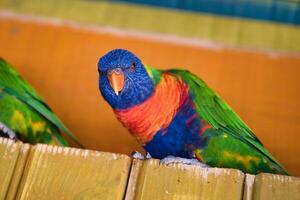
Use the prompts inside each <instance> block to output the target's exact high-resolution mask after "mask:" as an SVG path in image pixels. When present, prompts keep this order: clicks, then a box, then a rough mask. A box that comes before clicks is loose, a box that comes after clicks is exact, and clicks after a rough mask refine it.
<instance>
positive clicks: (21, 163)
mask: <svg viewBox="0 0 300 200" xmlns="http://www.w3.org/2000/svg"><path fill="white" fill-rule="evenodd" d="M30 147H31V146H30V145H29V144H23V143H21V146H20V149H19V150H20V152H19V156H18V160H17V162H16V166H15V169H14V173H13V176H12V179H11V182H10V184H9V189H8V192H7V195H6V198H5V200H14V199H15V197H16V194H17V191H18V187H19V184H20V180H21V178H22V175H23V171H24V169H25V165H26V162H27V157H28V155H29V151H30Z"/></svg>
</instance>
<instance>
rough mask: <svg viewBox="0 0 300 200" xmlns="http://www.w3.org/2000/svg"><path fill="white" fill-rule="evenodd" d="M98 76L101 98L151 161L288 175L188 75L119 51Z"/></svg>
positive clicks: (102, 60)
mask: <svg viewBox="0 0 300 200" xmlns="http://www.w3.org/2000/svg"><path fill="white" fill-rule="evenodd" d="M98 72H99V88H100V92H101V94H102V96H103V97H104V99H105V100H106V101H107V102H108V103H109V105H110V106H111V107H112V108H113V111H114V113H115V115H116V116H117V118H118V119H119V120H120V121H121V123H122V124H123V125H124V126H125V127H126V128H127V129H129V131H130V132H131V134H132V135H133V136H135V137H136V139H137V140H138V142H139V143H140V144H141V145H142V146H143V147H144V149H145V150H146V151H147V152H148V153H150V155H151V157H154V158H158V159H163V158H166V157H168V156H175V157H181V158H188V159H193V158H196V159H197V160H199V161H201V162H202V163H205V164H207V165H209V166H212V167H225V168H236V169H240V170H242V171H243V172H247V173H252V174H257V173H260V172H269V173H279V174H287V172H286V170H285V169H284V168H283V167H282V166H281V165H280V163H279V162H278V161H276V160H275V158H274V157H273V156H272V155H271V154H270V153H269V152H268V151H267V150H266V149H265V148H264V146H263V144H262V143H261V142H260V141H259V139H258V138H257V137H256V136H255V135H254V133H253V132H252V130H251V129H250V128H249V127H248V126H247V125H246V124H245V123H244V122H243V121H242V120H241V118H240V117H239V116H238V115H237V114H236V113H235V112H234V111H233V110H232V109H231V108H230V107H229V105H228V104H227V103H225V102H224V101H223V100H222V99H221V98H220V97H219V96H218V95H217V94H216V93H215V92H214V91H213V90H212V89H210V88H209V87H208V86H207V85H206V84H205V82H204V81H202V80H201V79H200V78H198V77H197V76H196V75H194V74H192V73H190V72H189V71H186V70H181V69H171V70H157V69H154V68H151V67H148V66H146V65H144V64H143V63H142V61H141V60H140V59H139V58H138V57H137V56H135V55H134V54H133V53H131V52H129V51H127V50H123V49H115V50H112V51H110V52H108V53H107V54H106V55H104V56H103V57H102V58H100V60H99V63H98Z"/></svg>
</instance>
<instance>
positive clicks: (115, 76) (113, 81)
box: [108, 68, 124, 95]
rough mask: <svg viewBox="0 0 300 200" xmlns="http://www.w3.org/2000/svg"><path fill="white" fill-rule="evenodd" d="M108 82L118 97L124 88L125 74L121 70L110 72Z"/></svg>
mask: <svg viewBox="0 0 300 200" xmlns="http://www.w3.org/2000/svg"><path fill="white" fill-rule="evenodd" d="M108 80H109V84H110V86H111V87H112V89H113V90H114V91H115V93H116V95H119V93H120V92H121V90H122V89H123V87H124V73H123V71H122V70H121V69H120V68H117V69H113V70H111V71H109V72H108Z"/></svg>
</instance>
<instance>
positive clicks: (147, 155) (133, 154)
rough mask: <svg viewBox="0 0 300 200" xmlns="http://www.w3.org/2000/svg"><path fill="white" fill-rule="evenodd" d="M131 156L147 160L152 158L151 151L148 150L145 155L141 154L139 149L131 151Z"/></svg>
mask: <svg viewBox="0 0 300 200" xmlns="http://www.w3.org/2000/svg"><path fill="white" fill-rule="evenodd" d="M131 156H132V158H135V159H140V160H146V159H150V158H152V157H151V155H150V153H148V152H147V154H146V156H143V154H141V153H140V152H138V151H134V152H132V153H131Z"/></svg>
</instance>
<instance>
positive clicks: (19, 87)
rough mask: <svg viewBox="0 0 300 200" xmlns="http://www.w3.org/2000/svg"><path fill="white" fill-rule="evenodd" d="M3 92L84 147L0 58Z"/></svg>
mask: <svg viewBox="0 0 300 200" xmlns="http://www.w3.org/2000/svg"><path fill="white" fill-rule="evenodd" d="M1 90H2V91H4V92H6V93H7V94H10V95H12V96H15V97H16V98H17V99H18V100H20V101H22V102H23V103H24V104H26V105H28V106H29V107H30V108H32V109H33V110H35V111H36V112H38V113H39V114H40V115H42V116H43V117H44V118H46V119H47V120H49V122H51V123H52V124H53V125H54V126H55V127H57V128H59V129H61V130H63V131H64V132H65V133H66V134H67V135H68V136H69V137H70V138H72V140H74V141H75V142H76V143H77V144H78V145H80V146H81V147H83V145H81V144H80V142H79V141H78V139H77V138H76V137H75V136H74V135H73V134H72V133H71V131H70V130H69V129H68V128H67V127H66V126H65V125H64V124H63V123H62V122H61V121H60V120H59V119H58V118H57V117H56V116H55V115H54V114H53V112H52V111H51V109H50V108H49V106H48V105H47V104H46V103H45V102H44V100H43V99H42V98H41V97H40V96H39V95H38V94H37V93H36V91H35V90H34V89H33V88H32V87H31V86H30V85H29V83H27V82H26V81H25V80H24V79H23V78H22V77H21V76H20V75H19V74H18V73H17V71H15V70H14V69H13V68H12V66H10V65H9V64H8V63H6V62H5V61H4V60H3V59H1V58H0V91H1Z"/></svg>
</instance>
